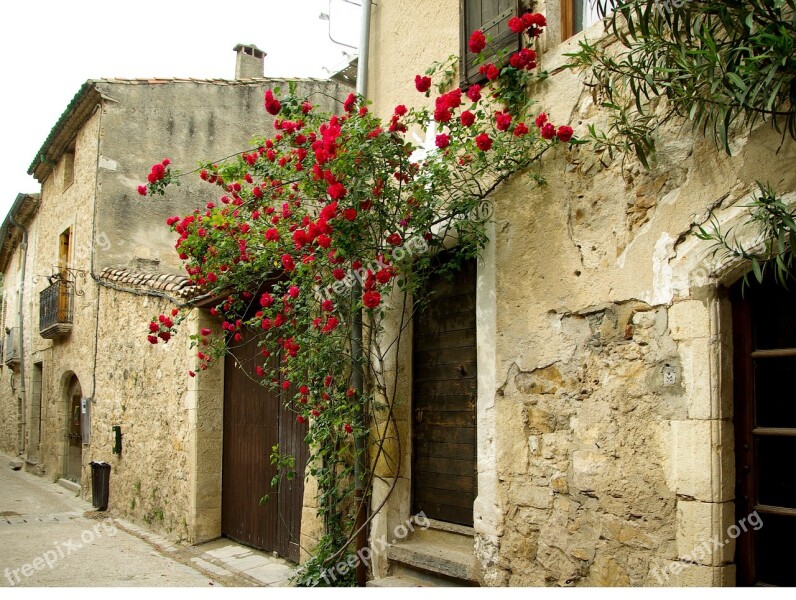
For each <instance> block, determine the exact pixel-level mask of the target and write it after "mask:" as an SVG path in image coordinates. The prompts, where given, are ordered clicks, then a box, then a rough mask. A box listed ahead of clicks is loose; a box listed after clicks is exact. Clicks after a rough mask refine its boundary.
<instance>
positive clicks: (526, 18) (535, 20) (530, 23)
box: [522, 13, 547, 27]
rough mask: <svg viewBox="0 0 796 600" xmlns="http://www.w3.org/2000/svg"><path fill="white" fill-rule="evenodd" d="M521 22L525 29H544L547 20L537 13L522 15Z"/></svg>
mask: <svg viewBox="0 0 796 600" xmlns="http://www.w3.org/2000/svg"><path fill="white" fill-rule="evenodd" d="M522 22H523V23H524V24H525V26H526V27H534V26H535V27H546V26H547V19H545V16H544V15H541V14H539V13H525V14H524V15H522Z"/></svg>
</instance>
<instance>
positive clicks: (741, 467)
mask: <svg viewBox="0 0 796 600" xmlns="http://www.w3.org/2000/svg"><path fill="white" fill-rule="evenodd" d="M794 286H796V282H791V283H790V289H791V291H790V292H788V291H787V290H785V289H783V288H781V287H777V286H775V285H774V284H773V283H766V284H764V285H762V286H758V285H752V286H751V287H750V288H747V289H746V290H744V291H743V292H742V290H741V289H740V287H737V288H736V289H735V290H733V292H734V294H733V317H734V318H733V328H734V329H733V338H734V339H733V341H734V358H735V365H734V379H735V447H736V453H735V455H736V469H737V479H736V481H737V486H736V516H737V518H738V524H737V525H736V527H737V528H738V529H739V530H740V531H742V532H743V533H741V535H740V537H739V538H738V543H737V546H736V548H737V550H736V563H737V567H738V583H739V584H740V585H779V586H794V585H796V569H794V562H793V556H794V554H793V540H794V539H796V470H794V468H793V463H792V462H791V461H792V460H793V458H794V456H796V397H795V396H796V394H794V385H793V383H794V378H793V374H794V373H796V292H794V291H793V289H794ZM731 533H732V532H731Z"/></svg>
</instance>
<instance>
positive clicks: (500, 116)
mask: <svg viewBox="0 0 796 600" xmlns="http://www.w3.org/2000/svg"><path fill="white" fill-rule="evenodd" d="M495 123H496V124H497V129H498V131H508V129H509V127H510V126H511V115H510V114H509V113H507V112H500V111H498V112H496V113H495Z"/></svg>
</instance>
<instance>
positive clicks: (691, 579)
mask: <svg viewBox="0 0 796 600" xmlns="http://www.w3.org/2000/svg"><path fill="white" fill-rule="evenodd" d="M645 585H646V586H654V587H733V586H735V565H726V566H722V567H709V566H705V565H698V564H693V563H686V562H679V561H670V560H664V561H660V562H658V561H655V560H653V561H652V562H651V563H650V569H649V573H648V575H647V581H646V582H645Z"/></svg>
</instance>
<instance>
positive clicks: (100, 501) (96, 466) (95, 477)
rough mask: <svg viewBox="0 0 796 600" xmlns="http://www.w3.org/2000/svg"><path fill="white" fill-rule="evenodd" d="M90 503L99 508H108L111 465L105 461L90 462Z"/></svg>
mask: <svg viewBox="0 0 796 600" xmlns="http://www.w3.org/2000/svg"><path fill="white" fill-rule="evenodd" d="M90 464H91V504H92V505H94V507H95V508H97V509H99V510H108V495H109V492H110V485H111V466H110V465H109V464H108V463H106V462H101V461H100V462H93V461H92V462H91V463H90Z"/></svg>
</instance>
